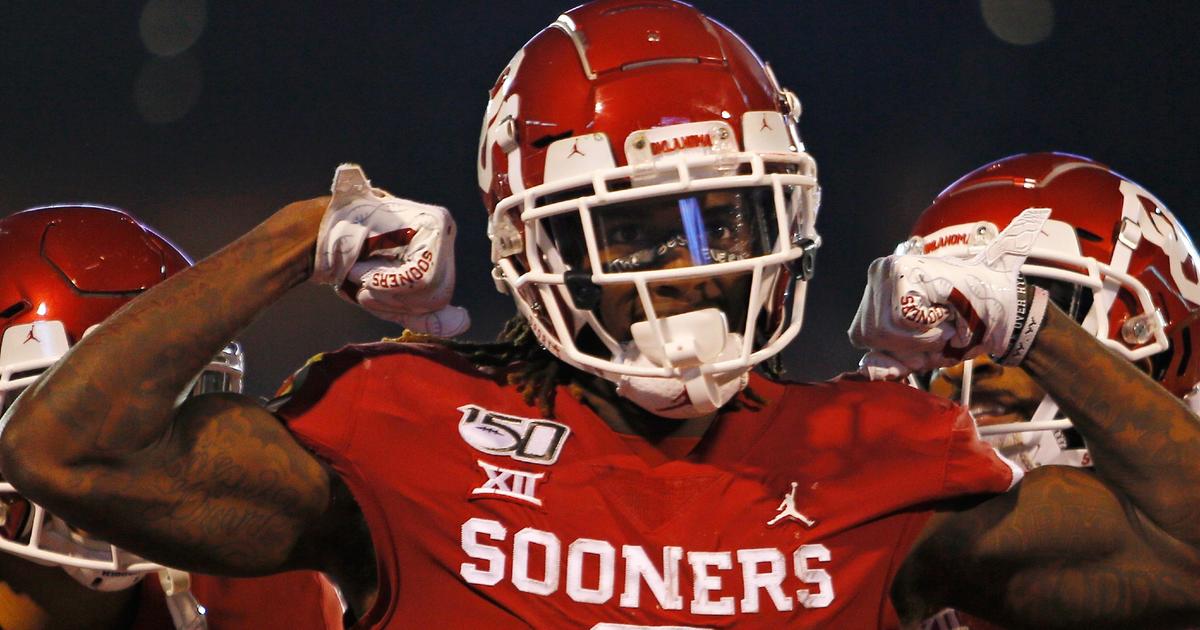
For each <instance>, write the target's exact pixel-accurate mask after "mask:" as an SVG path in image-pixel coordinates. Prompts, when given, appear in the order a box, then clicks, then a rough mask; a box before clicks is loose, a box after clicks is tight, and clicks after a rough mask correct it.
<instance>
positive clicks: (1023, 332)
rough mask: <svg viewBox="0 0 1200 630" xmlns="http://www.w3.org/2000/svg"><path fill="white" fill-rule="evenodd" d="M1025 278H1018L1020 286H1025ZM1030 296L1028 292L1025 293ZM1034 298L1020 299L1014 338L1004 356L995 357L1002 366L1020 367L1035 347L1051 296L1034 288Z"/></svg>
mask: <svg viewBox="0 0 1200 630" xmlns="http://www.w3.org/2000/svg"><path fill="white" fill-rule="evenodd" d="M1023 280H1024V277H1023V276H1021V277H1019V278H1018V286H1019V287H1020V285H1021V284H1023ZM1024 293H1025V296H1028V291H1026V292H1024ZM1032 293H1033V297H1032V298H1029V299H1028V300H1025V299H1018V302H1017V321H1016V323H1015V325H1014V326H1013V336H1012V339H1011V340H1010V341H1009V343H1008V348H1006V349H1005V350H1004V354H1002V355H1000V356H999V357H995V359H996V362H997V363H999V364H1001V365H1007V366H1015V365H1020V364H1021V361H1024V360H1025V355H1026V354H1028V353H1029V349H1030V348H1032V347H1033V340H1034V338H1035V337H1037V334H1038V331H1040V330H1041V329H1042V321H1043V320H1045V318H1046V306H1047V305H1048V304H1049V303H1050V294H1049V293H1047V292H1046V290H1045V289H1043V288H1042V287H1038V286H1035V287H1033V291H1032Z"/></svg>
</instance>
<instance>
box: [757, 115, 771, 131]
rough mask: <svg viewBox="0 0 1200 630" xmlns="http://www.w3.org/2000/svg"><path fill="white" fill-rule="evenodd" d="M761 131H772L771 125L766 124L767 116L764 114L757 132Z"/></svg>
mask: <svg viewBox="0 0 1200 630" xmlns="http://www.w3.org/2000/svg"><path fill="white" fill-rule="evenodd" d="M763 129H766V130H768V131H774V129H772V128H771V125H769V124H767V115H766V114H763V119H762V126H761V127H759V128H758V130H759V131H762V130H763Z"/></svg>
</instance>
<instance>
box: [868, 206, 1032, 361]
mask: <svg viewBox="0 0 1200 630" xmlns="http://www.w3.org/2000/svg"><path fill="white" fill-rule="evenodd" d="M1049 216H1050V210H1049V209H1048V208H1029V209H1027V210H1025V211H1024V212H1022V213H1021V214H1020V215H1018V216H1017V217H1016V218H1015V219H1013V221H1012V223H1010V224H1009V225H1008V227H1006V228H1005V229H1004V231H1003V232H1001V233H1000V234H999V235H998V236H997V237H996V238H995V240H993V241H992V242H991V243H990V244H989V245H988V246H987V248H986V249H984V251H982V252H980V253H979V254H978V255H976V256H974V257H972V258H969V259H963V258H953V257H936V256H925V255H915V254H904V255H893V256H887V257H885V258H878V259H876V260H875V262H873V263H872V264H871V267H870V269H869V270H868V272H867V287H866V290H865V291H864V292H863V298H862V302H861V303H860V304H859V306H858V312H857V313H855V315H854V321H853V322H852V323H851V324H850V330H849V331H848V333H849V335H850V343H852V344H854V345H855V346H856V347H859V348H867V349H868V350H869V351H868V352H867V354H866V355H865V356H863V358H862V360H861V361H860V363H859V371H860V372H863V373H865V374H866V375H867V376H869V377H870V378H871V379H873V380H878V379H895V378H902V377H904V376H907V375H908V374H910V373H912V372H922V371H928V370H932V369H934V368H939V367H947V366H951V365H956V364H958V363H961V362H962V361H964V360H966V359H971V358H973V357H976V356H979V355H980V354H983V353H988V354H991V355H993V356H1000V355H1003V354H1004V353H1005V352H1006V350H1007V349H1008V347H1009V342H1010V340H1011V339H1012V335H1013V332H1014V327H1015V325H1016V324H1017V321H1016V319H1017V302H1018V287H1017V285H1018V282H1017V278H1018V275H1019V272H1020V269H1021V265H1022V264H1023V263H1024V262H1025V258H1026V257H1027V256H1028V255H1029V252H1030V251H1031V250H1032V249H1033V243H1034V241H1035V240H1036V239H1037V236H1038V234H1039V233H1040V232H1041V229H1042V225H1043V224H1044V223H1045V222H1046V219H1048V218H1049Z"/></svg>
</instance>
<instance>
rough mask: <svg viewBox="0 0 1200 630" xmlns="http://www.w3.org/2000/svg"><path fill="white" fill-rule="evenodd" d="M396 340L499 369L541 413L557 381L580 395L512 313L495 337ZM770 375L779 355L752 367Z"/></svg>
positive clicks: (546, 412) (411, 335) (746, 396)
mask: <svg viewBox="0 0 1200 630" xmlns="http://www.w3.org/2000/svg"><path fill="white" fill-rule="evenodd" d="M397 341H399V342H402V343H433V344H437V345H440V346H443V347H445V348H448V349H450V350H453V351H454V352H457V353H458V354H460V355H461V356H463V358H465V359H467V360H468V361H470V362H472V363H474V364H475V365H477V366H479V367H481V368H490V369H493V370H496V371H497V372H499V373H500V374H501V375H502V376H503V378H504V379H505V380H506V381H507V382H508V383H509V384H510V385H512V386H513V387H515V388H516V390H517V391H518V392H520V393H521V397H522V398H523V399H524V400H525V404H527V405H529V406H530V407H537V409H538V411H539V412H541V413H542V415H543V416H544V417H547V418H553V417H554V399H555V396H556V394H557V392H558V387H559V386H560V385H563V386H566V387H567V391H568V392H570V393H571V396H572V397H573V398H575V399H577V400H582V397H583V395H582V390H581V387H580V385H579V383H578V380H579V377H580V376H582V375H583V372H581V371H580V370H578V369H576V368H574V367H572V366H570V365H568V364H567V363H565V362H563V361H561V360H559V359H558V357H556V356H554V355H553V354H552V353H551V352H550V351H549V350H546V348H545V347H544V346H542V344H541V342H540V341H538V339H537V336H536V335H535V334H534V333H533V329H532V328H531V327H530V326H529V322H528V321H527V320H526V319H525V317H524V316H523V315H520V314H517V315H514V316H513V317H512V318H511V319H509V320H508V321H507V322H505V323H504V328H503V329H502V330H501V331H500V334H499V335H497V336H496V340H495V341H491V342H478V341H467V340H458V339H452V338H447V337H438V336H435V335H430V334H425V333H418V332H414V331H412V330H405V331H404V333H403V334H401V335H400V337H399V339H397ZM756 369H758V370H759V372H761V373H762V374H763V375H764V376H766V377H767V378H769V379H771V380H776V381H777V380H780V379H781V378H782V376H783V360H782V359H781V358H780V357H779V355H776V356H773V357H771V358H770V359H768V360H766V361H764V362H762V363H760V364H759V365H758V367H757V368H756ZM766 402H767V401H766V400H765V399H764V398H762V397H760V396H759V395H758V394H756V393H755V392H754V391H753V390H752V389H751V388H749V387H747V388H745V389H744V390H742V392H741V394H739V395H738V396H735V397H734V398H733V400H731V401H729V402H728V403H726V405H725V407H724V409H728V410H737V409H742V408H745V407H759V406H762V405H764V404H766Z"/></svg>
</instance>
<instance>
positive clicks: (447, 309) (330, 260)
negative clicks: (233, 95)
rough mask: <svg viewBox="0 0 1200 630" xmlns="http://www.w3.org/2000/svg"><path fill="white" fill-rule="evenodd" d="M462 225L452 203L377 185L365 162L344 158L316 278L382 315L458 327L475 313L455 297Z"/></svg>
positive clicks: (320, 239)
mask: <svg viewBox="0 0 1200 630" xmlns="http://www.w3.org/2000/svg"><path fill="white" fill-rule="evenodd" d="M454 232H455V226H454V219H453V218H452V217H451V216H450V212H449V211H448V210H446V209H445V208H443V207H441V206H434V205H429V204H424V203H418V202H416V201H410V200H407V199H400V198H398V197H393V196H392V195H391V194H389V193H388V192H386V191H384V190H380V189H378V188H372V187H371V182H370V181H369V180H368V179H367V176H366V174H365V173H363V171H362V169H361V168H360V167H359V166H358V165H355V164H343V165H341V166H339V167H338V169H337V172H336V173H335V174H334V180H333V198H332V200H331V201H330V202H329V208H328V209H327V210H326V211H325V216H324V218H323V219H322V220H321V230H320V232H319V234H318V236H317V251H316V262H315V263H314V265H313V275H312V280H313V281H314V282H318V283H321V284H329V285H332V286H333V288H334V290H335V291H336V292H337V293H338V295H340V296H341V297H343V298H345V299H347V300H349V301H351V302H354V303H355V304H358V305H359V306H361V307H363V308H364V309H366V310H367V311H368V312H370V313H372V314H373V315H375V316H377V317H380V318H382V319H386V320H389V321H394V322H397V323H399V324H401V325H403V326H405V327H406V328H411V329H413V330H415V331H418V332H424V333H430V334H434V335H439V336H445V337H452V336H454V335H458V334H460V333H462V332H464V331H466V329H467V327H468V326H470V323H471V319H470V317H469V315H468V314H467V311H466V309H464V308H462V307H459V306H451V305H450V296H451V294H452V293H453V292H454Z"/></svg>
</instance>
